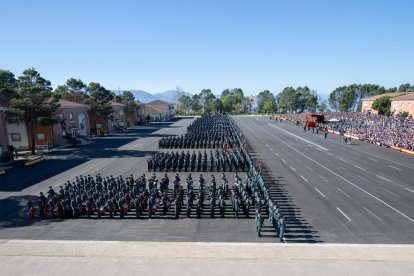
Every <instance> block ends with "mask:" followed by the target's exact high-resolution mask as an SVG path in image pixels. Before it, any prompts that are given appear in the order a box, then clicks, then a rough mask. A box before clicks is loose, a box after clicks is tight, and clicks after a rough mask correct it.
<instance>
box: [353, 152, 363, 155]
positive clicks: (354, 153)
mask: <svg viewBox="0 0 414 276" xmlns="http://www.w3.org/2000/svg"><path fill="white" fill-rule="evenodd" d="M352 154H355V155H358V156H361V154H359V153H357V152H353V153H352Z"/></svg>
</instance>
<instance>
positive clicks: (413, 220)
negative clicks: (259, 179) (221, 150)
mask: <svg viewBox="0 0 414 276" xmlns="http://www.w3.org/2000/svg"><path fill="white" fill-rule="evenodd" d="M257 127H258V128H259V129H262V130H263V131H264V132H267V133H268V134H270V135H271V136H273V137H274V138H276V139H277V140H279V141H280V142H281V143H282V144H284V145H286V146H288V147H290V148H291V149H293V150H294V151H296V152H297V153H298V154H300V155H302V156H303V157H304V158H307V159H309V160H311V161H312V162H314V163H316V164H318V165H319V166H321V167H322V168H324V169H325V170H327V171H329V172H330V173H332V174H334V175H336V176H337V177H339V178H340V179H342V180H343V181H345V182H347V183H348V184H350V185H352V186H354V187H355V188H357V189H358V190H360V191H362V192H364V193H365V194H367V195H369V196H370V197H372V198H374V199H376V200H377V201H379V202H381V203H382V204H384V205H385V206H387V207H388V208H390V209H392V210H394V211H395V212H397V213H398V214H400V215H401V216H403V217H405V218H406V219H408V220H409V221H411V222H413V223H414V219H412V218H411V217H409V216H407V215H406V214H404V213H403V212H401V211H399V210H398V209H396V208H395V207H393V206H392V205H390V204H388V203H387V202H385V201H384V200H382V199H380V198H379V197H377V196H375V195H373V194H371V193H370V192H368V191H367V190H365V189H363V188H361V187H359V186H358V185H356V184H355V183H353V182H351V181H350V180H348V179H346V178H345V177H343V176H342V175H340V174H338V173H336V172H334V171H333V170H331V169H329V168H328V167H326V166H324V165H322V164H321V163H319V162H318V161H316V160H314V159H312V158H310V157H309V156H307V155H306V154H304V153H302V152H301V151H299V150H298V149H296V148H295V147H293V146H291V145H289V144H288V143H286V142H285V141H283V140H282V139H280V138H279V137H277V136H276V135H273V133H271V132H269V131H267V130H266V129H264V128H262V127H260V126H257ZM367 181H368V180H367Z"/></svg>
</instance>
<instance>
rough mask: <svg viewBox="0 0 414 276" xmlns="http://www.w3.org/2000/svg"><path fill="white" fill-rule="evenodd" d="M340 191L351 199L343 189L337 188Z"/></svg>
mask: <svg viewBox="0 0 414 276" xmlns="http://www.w3.org/2000/svg"><path fill="white" fill-rule="evenodd" d="M337 189H338V191H340V192H341V193H343V194H344V195H346V196H347V197H351V196H350V195H348V194H347V193H345V192H344V191H342V190H341V189H339V188H337Z"/></svg>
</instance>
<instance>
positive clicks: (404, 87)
mask: <svg viewBox="0 0 414 276" xmlns="http://www.w3.org/2000/svg"><path fill="white" fill-rule="evenodd" d="M410 88H411V84H409V83H404V84H401V85H400V86H399V87H398V92H409V91H410Z"/></svg>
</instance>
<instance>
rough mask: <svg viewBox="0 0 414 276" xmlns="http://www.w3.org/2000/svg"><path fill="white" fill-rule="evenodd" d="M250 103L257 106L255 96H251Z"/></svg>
mask: <svg viewBox="0 0 414 276" xmlns="http://www.w3.org/2000/svg"><path fill="white" fill-rule="evenodd" d="M250 103H252V104H254V105H256V100H255V98H254V97H253V95H250Z"/></svg>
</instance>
